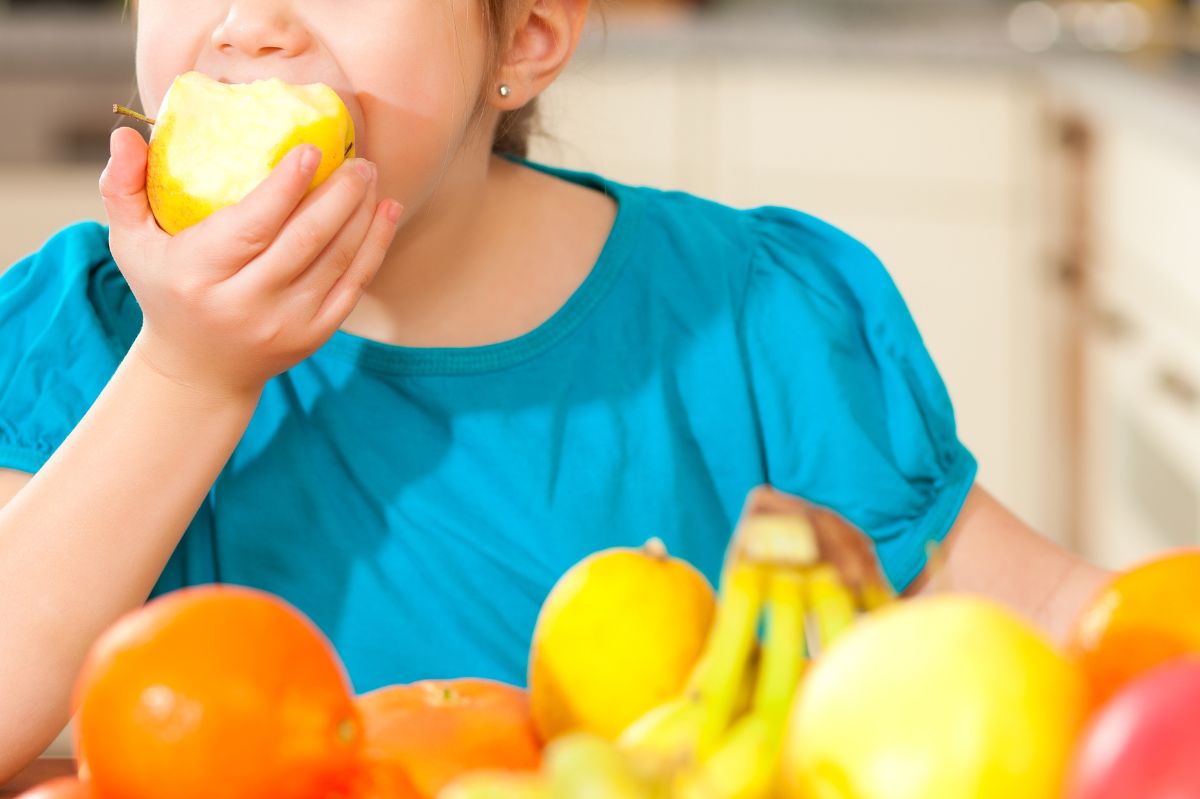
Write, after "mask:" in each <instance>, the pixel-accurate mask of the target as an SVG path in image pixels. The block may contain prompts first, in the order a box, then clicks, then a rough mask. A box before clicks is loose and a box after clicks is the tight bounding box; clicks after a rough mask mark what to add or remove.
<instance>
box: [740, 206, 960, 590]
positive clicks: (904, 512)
mask: <svg viewBox="0 0 1200 799" xmlns="http://www.w3.org/2000/svg"><path fill="white" fill-rule="evenodd" d="M747 213H748V214H749V215H750V224H751V225H752V227H753V232H754V235H755V242H756V245H755V251H754V253H753V260H752V264H751V268H750V272H749V275H748V282H747V286H746V290H745V294H744V298H743V307H742V311H741V318H740V331H741V335H742V337H743V346H744V348H745V358H746V361H747V363H748V370H749V372H750V375H751V383H752V388H753V391H754V396H755V405H756V408H757V411H758V416H759V420H760V425H761V429H760V431H759V434H760V435H761V437H762V441H763V449H764V452H765V458H766V472H767V475H768V479H769V480H770V482H771V484H772V485H773V486H774V487H776V488H777V489H779V490H781V491H786V492H788V493H792V494H796V495H798V496H801V497H804V498H805V499H807V500H809V501H811V502H814V503H817V504H820V505H824V506H826V507H829V508H832V509H834V510H836V511H838V512H839V513H840V514H841V515H842V516H844V517H845V518H846V519H847V520H849V521H851V522H853V523H854V524H855V525H856V526H858V527H859V528H861V529H862V530H864V531H865V532H866V533H867V534H868V535H869V536H870V537H871V538H872V539H873V540H874V541H875V543H876V545H877V548H878V552H879V556H880V560H881V561H882V564H883V567H884V570H885V572H886V573H887V575H888V577H889V579H890V580H891V582H892V584H893V585H894V586H895V587H896V588H897V589H899V590H902V589H904V588H905V587H907V586H908V585H909V583H911V582H912V581H913V579H915V578H916V577H917V575H918V574H920V572H921V570H922V569H923V568H924V566H925V562H926V552H927V545H928V543H929V542H940V541H941V540H942V539H943V538H944V537H945V536H946V534H947V533H948V532H949V531H950V528H951V527H952V526H953V524H954V521H955V519H956V518H957V516H958V513H959V511H960V509H961V507H962V504H963V502H964V501H965V499H966V496H967V494H968V492H969V490H970V488H971V486H972V484H973V482H974V479H975V473H976V462H975V459H974V457H973V456H972V455H971V453H970V452H969V451H968V450H967V448H966V447H965V446H964V445H963V443H962V442H961V441H959V438H958V434H957V432H956V430H955V422H954V410H953V408H952V406H951V403H950V397H949V395H948V393H947V391H946V387H945V385H944V384H943V382H942V379H941V377H940V375H939V374H938V370H937V368H936V367H935V366H934V363H933V360H932V359H931V358H930V356H929V353H928V352H927V350H926V348H925V345H924V343H923V341H922V340H921V336H920V333H919V332H918V330H917V327H916V325H915V324H914V322H913V319H912V316H911V315H910V313H909V311H908V308H907V307H906V305H905V303H904V300H903V299H902V298H901V296H900V293H899V292H898V291H897V289H896V286H895V284H894V283H893V282H892V279H891V277H890V276H889V275H888V273H887V271H886V269H885V268H884V267H883V265H882V264H881V263H880V261H879V259H878V258H876V257H875V256H874V255H873V254H872V252H871V251H870V250H869V249H867V247H865V246H864V245H863V244H861V243H860V242H858V241H857V240H855V239H854V238H852V237H850V236H849V235H847V234H845V233H843V232H842V231H840V230H838V229H836V228H835V227H833V226H831V225H829V224H827V223H825V222H822V221H821V220H818V219H816V218H814V217H812V216H809V215H807V214H804V213H801V212H799V211H794V210H790V209H785V208H775V207H768V208H759V209H754V210H752V211H748V212H747Z"/></svg>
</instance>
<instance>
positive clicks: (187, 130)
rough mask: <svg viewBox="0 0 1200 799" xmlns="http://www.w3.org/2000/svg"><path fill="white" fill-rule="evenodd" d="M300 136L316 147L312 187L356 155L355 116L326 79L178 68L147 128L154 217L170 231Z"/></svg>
mask: <svg viewBox="0 0 1200 799" xmlns="http://www.w3.org/2000/svg"><path fill="white" fill-rule="evenodd" d="M299 144H313V145H316V146H317V147H318V148H319V149H320V150H321V164H320V166H319V167H318V168H317V171H316V174H315V175H314V176H313V179H312V183H311V184H310V186H309V190H310V191H311V190H312V189H314V188H316V187H317V186H319V185H320V184H321V182H322V181H324V180H325V179H326V178H327V177H329V175H330V174H331V173H332V172H333V171H334V170H335V169H337V168H338V166H340V165H341V164H342V162H343V161H345V160H346V159H347V158H353V157H354V121H353V120H352V119H351V117H350V112H349V111H348V110H347V109H346V106H345V104H344V103H343V102H342V100H341V98H340V97H338V95H337V93H336V92H335V91H333V89H331V88H329V87H328V86H326V85H325V84H322V83H311V84H307V85H304V86H295V85H291V84H287V83H284V82H283V81H281V80H279V79H278V78H271V79H268V80H260V81H255V82H253V83H245V84H224V83H221V82H220V81H217V80H214V79H213V78H210V77H208V76H207V75H205V74H203V73H201V72H186V73H184V74H182V75H180V76H179V77H178V78H176V79H175V81H174V82H173V83H172V84H171V88H170V89H169V90H168V91H167V94H166V96H165V97H164V98H163V102H162V107H161V108H160V109H159V114H158V118H157V120H155V125H154V130H153V133H152V134H151V136H150V145H149V153H148V155H147V165H146V192H147V195H148V196H149V200H150V208H151V210H152V211H153V212H154V218H155V219H156V220H158V224H159V226H160V227H162V229H163V230H165V231H166V232H167V233H170V234H171V235H175V234H176V233H178V232H179V231H181V230H184V229H185V228H188V227H191V226H192V225H194V224H196V223H197V222H199V221H201V220H202V219H204V218H205V217H207V216H208V215H209V214H211V213H213V212H214V211H216V210H218V209H220V208H224V207H226V206H229V205H233V204H234V203H236V202H238V201H239V200H241V199H242V198H243V197H245V196H246V195H247V194H249V193H250V191H251V190H253V189H254V187H255V186H257V185H258V184H259V183H261V182H262V181H263V180H264V179H265V178H266V177H267V175H269V174H270V172H271V170H272V169H273V168H274V167H275V165H276V164H278V163H279V162H280V160H282V159H283V157H284V156H285V155H287V153H288V151H289V150H291V149H292V148H293V147H295V146H297V145H299Z"/></svg>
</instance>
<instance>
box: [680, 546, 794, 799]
mask: <svg viewBox="0 0 1200 799" xmlns="http://www.w3.org/2000/svg"><path fill="white" fill-rule="evenodd" d="M804 603H805V577H804V575H803V574H802V573H801V572H799V571H798V570H794V569H776V570H774V571H773V572H772V573H771V574H770V576H769V577H768V585H767V632H766V640H765V643H764V644H763V650H762V657H761V660H760V663H759V668H758V679H757V681H756V684H755V693H754V702H753V707H752V710H751V711H750V712H749V713H748V714H746V715H745V716H743V717H742V718H740V719H739V720H738V721H736V722H735V723H734V724H733V726H732V728H731V729H730V730H729V732H728V734H726V735H725V737H724V738H723V739H722V741H721V744H720V746H719V747H717V748H716V750H715V751H714V752H713V753H712V754H711V755H709V756H708V757H707V758H705V759H704V761H703V762H702V763H701V764H700V765H699V766H698V767H696V768H694V769H692V770H690V771H689V772H686V773H684V774H683V775H681V776H680V778H679V780H678V781H677V784H676V794H677V799H763V798H764V797H767V796H769V795H770V794H771V792H772V789H773V787H774V784H775V777H776V770H777V769H778V766H779V757H780V748H781V746H782V741H783V733H784V728H785V727H786V725H787V718H788V713H789V710H790V708H791V705H792V697H793V695H794V694H795V691H796V686H797V684H798V683H799V681H800V678H801V675H802V674H803V671H804V664H805V657H804V654H805V646H804V625H805V614H804Z"/></svg>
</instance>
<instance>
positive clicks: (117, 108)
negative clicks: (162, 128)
mask: <svg viewBox="0 0 1200 799" xmlns="http://www.w3.org/2000/svg"><path fill="white" fill-rule="evenodd" d="M113 113H114V114H124V115H125V116H127V117H133V118H134V119H136V120H138V121H139V122H145V123H146V124H147V125H153V124H154V120H153V119H151V118H150V117H148V116H146V115H145V114H139V113H138V112H137V111H134V110H133V109H132V108H126V107H125V106H123V105H117V104H116V103H114V104H113Z"/></svg>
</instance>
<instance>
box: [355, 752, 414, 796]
mask: <svg viewBox="0 0 1200 799" xmlns="http://www.w3.org/2000/svg"><path fill="white" fill-rule="evenodd" d="M351 797H352V799H421V795H420V794H419V793H417V789H416V788H415V787H413V784H412V780H411V779H409V777H408V774H407V773H406V772H405V771H404V769H403V767H401V766H400V764H398V763H391V762H388V761H386V760H385V761H379V760H370V759H364V760H363V762H362V764H361V766H360V767H359V771H358V774H357V776H356V778H355V784H354V787H353V789H352V793H351Z"/></svg>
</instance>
